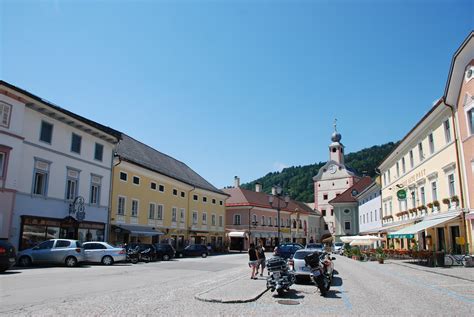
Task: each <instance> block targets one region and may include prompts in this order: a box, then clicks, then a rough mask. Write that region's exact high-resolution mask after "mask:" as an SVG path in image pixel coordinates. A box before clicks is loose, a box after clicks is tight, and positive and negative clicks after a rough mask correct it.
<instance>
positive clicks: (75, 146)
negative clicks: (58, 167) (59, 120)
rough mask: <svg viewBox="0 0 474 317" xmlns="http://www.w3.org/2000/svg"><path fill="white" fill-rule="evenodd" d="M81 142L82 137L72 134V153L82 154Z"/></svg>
mask: <svg viewBox="0 0 474 317" xmlns="http://www.w3.org/2000/svg"><path fill="white" fill-rule="evenodd" d="M81 141H82V137H81V136H80V135H77V134H75V133H73V134H72V137H71V152H74V153H77V154H81Z"/></svg>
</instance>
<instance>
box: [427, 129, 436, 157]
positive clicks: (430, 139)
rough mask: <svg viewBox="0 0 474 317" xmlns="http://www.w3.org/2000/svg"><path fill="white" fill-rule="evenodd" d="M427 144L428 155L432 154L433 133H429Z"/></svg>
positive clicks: (433, 148)
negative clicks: (428, 145)
mask: <svg viewBox="0 0 474 317" xmlns="http://www.w3.org/2000/svg"><path fill="white" fill-rule="evenodd" d="M428 143H429V144H430V154H433V153H434V151H435V145H434V138H433V133H430V135H428Z"/></svg>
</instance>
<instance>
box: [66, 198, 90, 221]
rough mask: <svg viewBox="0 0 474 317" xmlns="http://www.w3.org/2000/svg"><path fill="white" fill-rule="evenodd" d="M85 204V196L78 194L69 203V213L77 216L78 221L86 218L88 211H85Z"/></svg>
mask: <svg viewBox="0 0 474 317" xmlns="http://www.w3.org/2000/svg"><path fill="white" fill-rule="evenodd" d="M85 209H86V208H85V204H84V197H82V196H77V197H76V198H75V199H74V200H73V201H72V202H71V203H70V204H69V215H70V216H72V217H74V218H76V220H77V221H83V220H84V218H86V211H85Z"/></svg>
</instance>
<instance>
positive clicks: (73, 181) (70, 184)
mask: <svg viewBox="0 0 474 317" xmlns="http://www.w3.org/2000/svg"><path fill="white" fill-rule="evenodd" d="M78 183H79V171H77V170H73V169H68V170H67V178H66V200H74V199H75V198H76V196H77V191H78Z"/></svg>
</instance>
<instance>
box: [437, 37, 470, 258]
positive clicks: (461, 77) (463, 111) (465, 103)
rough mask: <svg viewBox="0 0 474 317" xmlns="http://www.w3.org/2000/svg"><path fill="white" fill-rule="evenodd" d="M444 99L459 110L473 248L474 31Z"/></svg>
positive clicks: (464, 204) (463, 205)
mask: <svg viewBox="0 0 474 317" xmlns="http://www.w3.org/2000/svg"><path fill="white" fill-rule="evenodd" d="M444 101H445V103H446V104H447V105H448V106H450V107H451V108H452V110H453V112H455V113H456V116H455V117H456V125H457V129H456V133H457V138H458V140H459V141H458V154H459V160H460V162H461V165H462V166H463V168H462V169H460V173H461V175H460V178H461V179H462V185H463V186H462V190H463V193H462V195H461V196H462V198H463V199H462V201H461V202H460V203H461V208H463V209H464V210H465V211H466V212H465V215H466V217H465V218H466V227H467V229H468V230H467V232H470V234H468V236H467V238H468V241H467V242H469V245H470V246H471V252H474V248H473V243H474V236H473V232H474V32H471V34H469V36H468V37H467V38H466V40H465V41H464V42H463V43H462V45H461V46H460V47H459V49H458V50H457V51H456V53H455V54H454V56H453V60H452V63H451V68H450V71H449V76H448V82H447V84H446V90H445V93H444Z"/></svg>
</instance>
